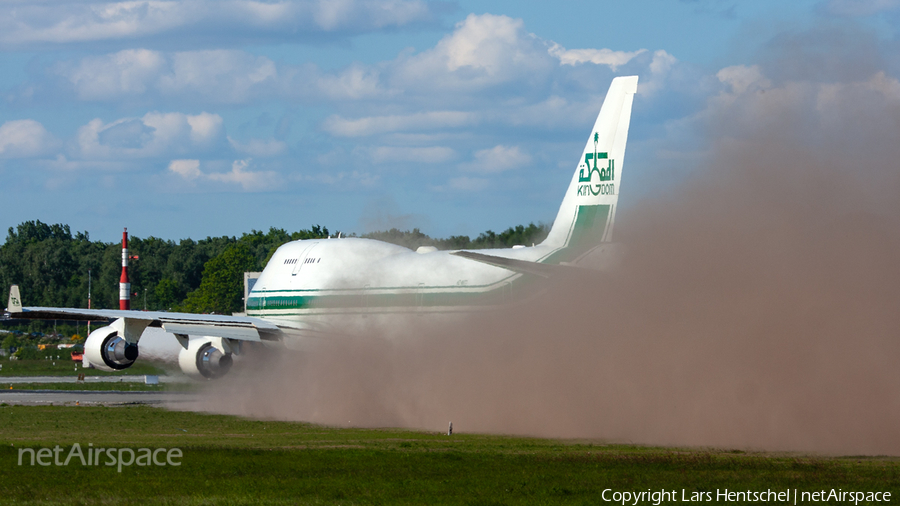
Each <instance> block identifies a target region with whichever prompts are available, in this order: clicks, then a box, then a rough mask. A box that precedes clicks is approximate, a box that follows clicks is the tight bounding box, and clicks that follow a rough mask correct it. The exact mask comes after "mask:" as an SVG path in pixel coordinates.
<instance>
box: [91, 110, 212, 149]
mask: <svg viewBox="0 0 900 506" xmlns="http://www.w3.org/2000/svg"><path fill="white" fill-rule="evenodd" d="M222 123H223V121H222V117H221V116H219V115H218V114H210V113H205V112H204V113H200V114H197V115H188V114H183V113H177V112H172V113H160V112H150V113H147V114H145V115H144V116H143V117H141V118H123V119H119V120H116V121H113V122H111V123H104V122H103V121H102V120H101V119H99V118H97V119H94V120H91V121H90V122H89V123H88V124H87V125H84V126H82V127H81V128H79V129H78V133H77V135H76V143H77V146H78V152H79V154H80V156H81V157H84V158H110V157H133V158H147V157H157V156H171V155H173V154H175V155H179V154H189V153H196V152H203V151H208V150H210V149H213V148H215V147H216V146H217V145H218V144H219V143H220V142H221V141H223V140H224V129H223V126H222Z"/></svg>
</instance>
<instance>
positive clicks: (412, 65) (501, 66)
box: [394, 14, 555, 90]
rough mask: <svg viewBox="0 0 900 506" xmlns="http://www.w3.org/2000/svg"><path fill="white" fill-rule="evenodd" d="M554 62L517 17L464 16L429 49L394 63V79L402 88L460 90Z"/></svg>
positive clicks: (538, 71)
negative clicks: (452, 29) (410, 86)
mask: <svg viewBox="0 0 900 506" xmlns="http://www.w3.org/2000/svg"><path fill="white" fill-rule="evenodd" d="M554 64H555V60H554V59H553V58H552V57H551V56H550V55H549V53H548V52H547V49H546V46H545V45H544V43H543V42H542V41H541V40H540V39H538V38H537V37H535V36H534V35H532V34H530V33H528V32H526V31H525V29H524V23H523V22H522V20H521V19H512V18H509V17H507V16H494V15H492V14H484V15H481V16H477V15H475V14H470V15H469V16H468V17H466V19H465V20H464V21H461V22H460V23H458V24H457V25H456V29H455V30H454V31H453V33H452V34H450V35H447V36H446V37H444V38H443V39H441V40H440V42H438V44H437V46H435V47H434V48H432V49H429V50H427V51H424V52H422V53H420V54H418V55H415V56H412V57H409V58H407V59H401V60H400V61H398V62H397V65H396V68H395V69H394V74H395V75H394V79H395V82H397V83H398V84H401V85H402V86H403V87H405V86H409V85H412V84H415V85H416V86H424V87H427V88H429V89H432V90H433V89H435V88H453V89H466V88H471V87H484V86H493V85H497V84H501V83H506V82H510V81H514V80H519V79H523V78H533V77H535V76H538V77H540V76H546V75H547V74H548V73H550V72H551V71H552V68H553V67H554V66H555V65H554Z"/></svg>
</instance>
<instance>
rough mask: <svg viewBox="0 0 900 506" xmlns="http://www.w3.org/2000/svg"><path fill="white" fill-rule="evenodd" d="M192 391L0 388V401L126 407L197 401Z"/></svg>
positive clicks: (28, 404)
mask: <svg viewBox="0 0 900 506" xmlns="http://www.w3.org/2000/svg"><path fill="white" fill-rule="evenodd" d="M197 398H198V395H197V394H194V393H189V392H118V391H111V390H106V391H96V390H0V403H6V404H10V405H17V406H50V405H53V406H76V405H78V406H124V405H130V404H181V403H185V402H191V401H195V400H197Z"/></svg>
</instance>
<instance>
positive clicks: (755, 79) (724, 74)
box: [716, 65, 772, 94]
mask: <svg viewBox="0 0 900 506" xmlns="http://www.w3.org/2000/svg"><path fill="white" fill-rule="evenodd" d="M716 78H718V79H719V81H720V82H722V83H723V84H727V85H728V86H729V87H730V88H731V92H732V93H735V94H741V93H744V92H746V91H747V90H750V89H751V88H753V89H766V88H769V87H771V86H772V82H771V81H769V80H768V79H766V78H765V76H763V74H762V70H760V68H759V65H752V66H747V65H734V66H732V67H725V68H723V69H722V70H720V71H718V72H717V73H716Z"/></svg>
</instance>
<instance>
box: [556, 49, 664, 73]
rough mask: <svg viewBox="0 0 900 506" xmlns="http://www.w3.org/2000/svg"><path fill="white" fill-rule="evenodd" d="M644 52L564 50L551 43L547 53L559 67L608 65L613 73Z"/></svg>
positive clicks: (644, 51)
mask: <svg viewBox="0 0 900 506" xmlns="http://www.w3.org/2000/svg"><path fill="white" fill-rule="evenodd" d="M646 52H647V50H646V49H638V50H637V51H631V52H628V51H613V50H612V49H566V48H564V47H562V46H560V45H559V44H556V43H553V45H551V46H550V49H549V53H550V54H551V55H553V56H554V57H555V58H558V59H559V63H560V64H561V65H572V66H575V65H578V64H580V63H594V64H596V65H608V66H609V68H611V69H612V70H613V71H615V70H616V69H617V68H618V67H619V66H621V65H625V64H626V63H628V62H630V61H631V60H632V59H633V58H634V57H635V56H637V55H639V54H642V53H646Z"/></svg>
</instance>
